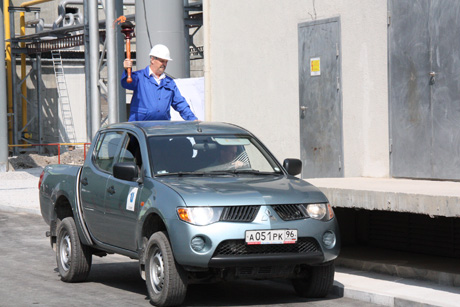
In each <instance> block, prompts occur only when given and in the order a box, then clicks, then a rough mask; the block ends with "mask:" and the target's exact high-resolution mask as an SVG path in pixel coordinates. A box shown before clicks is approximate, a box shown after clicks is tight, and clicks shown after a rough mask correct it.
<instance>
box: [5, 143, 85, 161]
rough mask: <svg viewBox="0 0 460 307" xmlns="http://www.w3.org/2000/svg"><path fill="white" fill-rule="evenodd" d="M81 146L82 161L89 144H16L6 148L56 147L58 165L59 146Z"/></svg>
mask: <svg viewBox="0 0 460 307" xmlns="http://www.w3.org/2000/svg"><path fill="white" fill-rule="evenodd" d="M81 145H83V160H86V151H87V147H88V146H89V145H91V143H44V144H17V145H8V147H34V146H57V149H58V164H61V146H81Z"/></svg>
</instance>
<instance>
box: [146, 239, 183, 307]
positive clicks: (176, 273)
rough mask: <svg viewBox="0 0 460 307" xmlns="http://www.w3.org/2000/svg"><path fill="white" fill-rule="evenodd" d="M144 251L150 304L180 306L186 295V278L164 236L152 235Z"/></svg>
mask: <svg viewBox="0 0 460 307" xmlns="http://www.w3.org/2000/svg"><path fill="white" fill-rule="evenodd" d="M146 250H147V253H146V259H145V277H146V284H147V290H148V293H149V296H150V299H151V301H152V303H153V304H154V305H155V306H175V305H180V304H181V303H182V302H183V301H184V299H185V294H186V293H187V284H186V276H185V272H184V271H183V269H182V268H181V267H180V266H179V265H178V264H177V263H176V261H175V260H174V256H173V253H172V249H171V245H170V243H169V240H168V237H167V236H166V234H165V233H164V232H162V231H160V232H156V233H154V234H153V235H152V236H151V237H150V240H149V242H148V244H147V249H146Z"/></svg>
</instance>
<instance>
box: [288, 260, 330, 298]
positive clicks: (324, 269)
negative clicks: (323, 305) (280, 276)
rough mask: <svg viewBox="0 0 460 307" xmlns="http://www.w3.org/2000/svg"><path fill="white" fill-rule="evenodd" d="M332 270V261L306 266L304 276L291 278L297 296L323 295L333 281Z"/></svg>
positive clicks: (313, 296)
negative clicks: (305, 274)
mask: <svg viewBox="0 0 460 307" xmlns="http://www.w3.org/2000/svg"><path fill="white" fill-rule="evenodd" d="M334 272H335V268H334V262H333V261H331V262H329V263H327V264H325V265H322V266H312V267H309V268H308V274H307V276H306V277H304V278H301V279H293V280H292V285H293V286H294V289H295V292H296V293H297V294H298V295H299V296H302V297H307V298H321V297H325V296H326V295H327V294H328V292H329V290H330V289H331V287H332V284H333V282H334Z"/></svg>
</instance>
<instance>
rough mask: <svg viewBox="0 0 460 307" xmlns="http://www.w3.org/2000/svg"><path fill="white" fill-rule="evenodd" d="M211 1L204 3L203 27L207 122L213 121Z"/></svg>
mask: <svg viewBox="0 0 460 307" xmlns="http://www.w3.org/2000/svg"><path fill="white" fill-rule="evenodd" d="M210 6H211V0H204V2H203V26H204V35H203V38H204V92H205V97H204V101H205V103H204V105H205V118H206V120H207V121H211V120H212V99H211V98H212V96H211V70H210V67H211V63H210V54H211V34H210V31H211V29H210V27H209V12H210Z"/></svg>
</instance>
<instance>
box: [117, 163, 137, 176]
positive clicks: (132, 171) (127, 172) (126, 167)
mask: <svg viewBox="0 0 460 307" xmlns="http://www.w3.org/2000/svg"><path fill="white" fill-rule="evenodd" d="M113 176H114V177H115V178H118V179H121V180H127V181H136V179H137V178H138V177H139V168H138V167H137V165H136V163H133V162H119V163H115V165H114V166H113Z"/></svg>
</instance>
